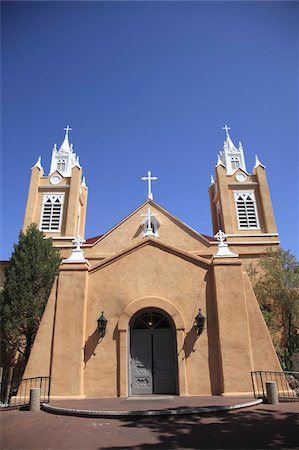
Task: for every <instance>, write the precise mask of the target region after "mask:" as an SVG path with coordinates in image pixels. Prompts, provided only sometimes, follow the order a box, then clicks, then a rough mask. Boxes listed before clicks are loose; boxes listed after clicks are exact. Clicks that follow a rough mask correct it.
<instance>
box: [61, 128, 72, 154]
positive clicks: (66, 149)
mask: <svg viewBox="0 0 299 450" xmlns="http://www.w3.org/2000/svg"><path fill="white" fill-rule="evenodd" d="M64 130H65V136H64V141H63V143H62V144H61V146H60V148H59V150H58V153H72V152H73V149H72V145H70V143H69V131H70V130H72V128H70V127H69V126H67V127H66V128H64Z"/></svg>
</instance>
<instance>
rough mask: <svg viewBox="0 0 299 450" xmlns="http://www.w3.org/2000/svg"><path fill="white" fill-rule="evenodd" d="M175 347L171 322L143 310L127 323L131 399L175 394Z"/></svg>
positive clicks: (161, 313)
mask: <svg viewBox="0 0 299 450" xmlns="http://www.w3.org/2000/svg"><path fill="white" fill-rule="evenodd" d="M176 349H177V345H176V333H175V328H174V324H173V321H172V319H171V318H170V317H169V316H168V315H167V314H166V313H165V312H164V311H162V310H159V309H145V310H143V311H140V312H139V313H137V314H135V316H133V318H132V320H131V322H130V387H131V389H130V393H131V395H148V394H177V350H176Z"/></svg>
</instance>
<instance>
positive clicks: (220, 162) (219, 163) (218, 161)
mask: <svg viewBox="0 0 299 450" xmlns="http://www.w3.org/2000/svg"><path fill="white" fill-rule="evenodd" d="M220 165H221V166H223V167H225V166H224V164H223V162H222V161H221V158H220V155H218V159H217V164H216V167H218V166H220Z"/></svg>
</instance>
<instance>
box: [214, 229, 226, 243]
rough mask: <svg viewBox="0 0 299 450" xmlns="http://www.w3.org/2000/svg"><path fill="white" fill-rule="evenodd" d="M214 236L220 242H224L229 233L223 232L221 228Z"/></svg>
mask: <svg viewBox="0 0 299 450" xmlns="http://www.w3.org/2000/svg"><path fill="white" fill-rule="evenodd" d="M214 237H215V238H216V239H217V241H219V242H220V244H223V243H224V241H225V240H226V238H227V235H226V234H225V233H223V231H222V230H219V231H218V233H216V234H215V236H214Z"/></svg>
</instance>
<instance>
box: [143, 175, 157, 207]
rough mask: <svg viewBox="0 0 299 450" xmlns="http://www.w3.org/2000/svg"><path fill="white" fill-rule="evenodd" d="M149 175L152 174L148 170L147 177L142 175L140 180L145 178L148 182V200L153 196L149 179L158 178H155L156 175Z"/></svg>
mask: <svg viewBox="0 0 299 450" xmlns="http://www.w3.org/2000/svg"><path fill="white" fill-rule="evenodd" d="M151 175H152V174H151V172H150V171H148V172H147V177H142V178H141V179H142V180H147V182H148V193H147V198H149V199H150V200H153V199H154V197H153V193H152V187H151V181H155V180H157V179H158V178H157V177H152V176H151Z"/></svg>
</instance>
